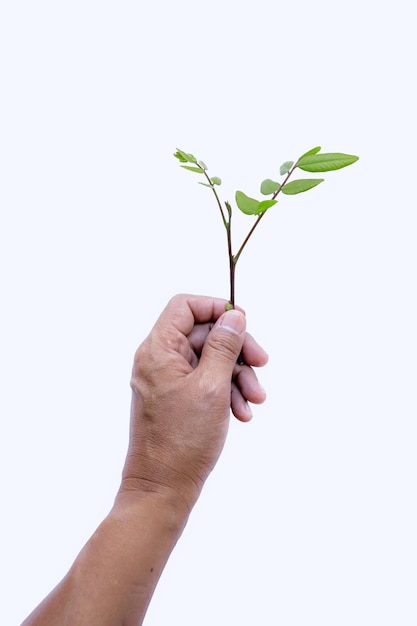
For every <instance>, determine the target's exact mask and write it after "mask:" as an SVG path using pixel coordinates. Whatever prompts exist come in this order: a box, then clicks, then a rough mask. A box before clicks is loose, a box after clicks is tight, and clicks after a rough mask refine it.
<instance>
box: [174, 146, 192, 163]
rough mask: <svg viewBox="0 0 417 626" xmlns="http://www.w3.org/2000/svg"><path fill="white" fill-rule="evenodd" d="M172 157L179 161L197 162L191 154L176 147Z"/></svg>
mask: <svg viewBox="0 0 417 626" xmlns="http://www.w3.org/2000/svg"><path fill="white" fill-rule="evenodd" d="M174 157H175V158H176V159H178V160H179V161H181V163H197V159H196V158H195V156H194V155H193V154H190V153H189V152H184V150H180V149H179V148H177V151H176V152H175V154H174Z"/></svg>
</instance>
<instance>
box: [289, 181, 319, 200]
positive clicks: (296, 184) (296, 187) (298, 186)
mask: <svg viewBox="0 0 417 626" xmlns="http://www.w3.org/2000/svg"><path fill="white" fill-rule="evenodd" d="M323 181H324V178H299V179H298V180H292V181H291V182H290V183H287V184H286V185H283V186H282V189H281V191H282V193H285V194H286V195H287V196H294V195H295V194H297V193H302V192H303V191H308V190H309V189H313V187H316V186H317V185H319V184H320V183H322V182H323Z"/></svg>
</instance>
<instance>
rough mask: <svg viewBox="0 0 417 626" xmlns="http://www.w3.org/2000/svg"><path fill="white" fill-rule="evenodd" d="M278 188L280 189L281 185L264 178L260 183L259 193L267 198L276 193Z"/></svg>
mask: <svg viewBox="0 0 417 626" xmlns="http://www.w3.org/2000/svg"><path fill="white" fill-rule="evenodd" d="M280 187H281V185H280V184H279V183H277V182H275V180H271V179H270V178H266V179H265V180H263V181H262V183H261V193H262V194H263V195H264V196H269V195H270V194H271V193H275V192H276V191H278V189H279V188H280Z"/></svg>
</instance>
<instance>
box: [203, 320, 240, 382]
mask: <svg viewBox="0 0 417 626" xmlns="http://www.w3.org/2000/svg"><path fill="white" fill-rule="evenodd" d="M245 330H246V318H245V316H244V314H243V313H241V311H238V310H236V309H232V310H231V311H225V312H224V313H223V315H221V316H220V317H219V319H218V320H217V322H216V323H215V325H214V326H213V328H212V329H211V331H210V333H209V334H208V336H207V339H206V341H205V343H204V347H203V351H202V354H201V358H200V366H201V367H202V368H203V369H205V370H206V371H207V370H208V372H207V373H212V374H213V375H214V376H216V377H220V378H221V377H227V378H228V379H230V378H231V376H232V373H233V368H234V366H235V365H236V360H237V358H238V356H239V354H240V351H241V349H242V345H243V340H244V338H245Z"/></svg>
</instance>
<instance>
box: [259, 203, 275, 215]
mask: <svg viewBox="0 0 417 626" xmlns="http://www.w3.org/2000/svg"><path fill="white" fill-rule="evenodd" d="M277 202H278V200H262V202H260V203H259V206H258V210H257V211H256V214H258V213H265V211H266V210H267V209H269V208H270V207H271V206H274V204H277Z"/></svg>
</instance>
